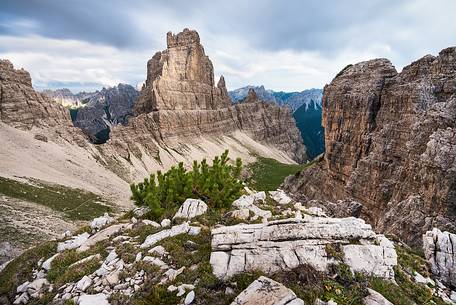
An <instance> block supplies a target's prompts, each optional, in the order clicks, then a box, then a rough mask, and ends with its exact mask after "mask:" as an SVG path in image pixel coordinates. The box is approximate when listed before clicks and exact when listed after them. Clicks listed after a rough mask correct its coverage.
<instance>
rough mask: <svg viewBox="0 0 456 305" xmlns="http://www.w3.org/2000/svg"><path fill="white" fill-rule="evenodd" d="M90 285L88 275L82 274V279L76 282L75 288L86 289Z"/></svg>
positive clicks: (90, 280)
mask: <svg viewBox="0 0 456 305" xmlns="http://www.w3.org/2000/svg"><path fill="white" fill-rule="evenodd" d="M90 285H92V279H91V278H90V277H88V276H87V275H84V276H83V277H82V279H80V280H79V281H78V282H77V283H76V289H78V290H80V291H86V290H87V288H89V287H90Z"/></svg>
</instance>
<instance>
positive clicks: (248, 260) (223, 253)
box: [210, 215, 397, 279]
mask: <svg viewBox="0 0 456 305" xmlns="http://www.w3.org/2000/svg"><path fill="white" fill-rule="evenodd" d="M211 234H212V242H211V246H212V253H211V258H210V262H211V265H212V269H213V273H214V275H215V276H217V277H218V278H221V279H228V278H230V277H232V276H233V275H236V274H238V273H242V272H249V271H254V270H261V271H263V272H265V273H269V274H271V273H274V272H276V271H280V270H291V269H293V268H296V267H298V266H300V265H303V264H308V265H310V266H312V267H313V268H315V269H316V270H318V271H322V272H325V271H328V267H329V265H330V264H338V261H337V259H335V258H334V257H333V256H334V253H331V251H328V247H332V245H334V244H337V245H339V246H340V249H341V250H340V251H341V253H340V256H341V257H343V262H344V263H346V264H347V265H348V266H350V268H351V269H352V270H353V271H358V272H362V273H365V274H369V275H375V276H379V277H383V278H387V279H392V278H394V271H393V267H394V266H395V265H396V264H397V256H396V251H395V250H394V245H393V243H392V242H390V241H389V240H388V239H386V238H385V237H384V236H383V235H376V234H375V233H374V232H373V231H372V229H371V226H370V225H367V224H365V223H364V221H363V220H361V219H357V218H322V217H311V216H307V215H306V216H305V218H304V219H303V220H297V219H286V220H277V221H271V222H269V223H262V224H251V225H244V224H240V225H235V226H228V227H221V228H217V229H213V230H212V232H211ZM354 240H357V241H359V243H358V244H355V243H353V241H354Z"/></svg>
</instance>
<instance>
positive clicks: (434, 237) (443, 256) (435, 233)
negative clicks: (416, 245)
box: [423, 228, 456, 287]
mask: <svg viewBox="0 0 456 305" xmlns="http://www.w3.org/2000/svg"><path fill="white" fill-rule="evenodd" d="M423 250H424V255H425V256H426V259H427V260H428V261H429V263H430V264H431V271H432V273H433V274H434V275H435V276H436V277H437V278H438V279H440V280H441V281H442V282H443V283H445V284H447V285H451V286H453V287H455V286H456V272H455V270H456V234H451V233H449V232H442V231H440V230H439V229H437V228H434V229H433V230H432V231H428V232H426V233H425V234H424V235H423Z"/></svg>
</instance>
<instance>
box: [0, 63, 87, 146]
mask: <svg viewBox="0 0 456 305" xmlns="http://www.w3.org/2000/svg"><path fill="white" fill-rule="evenodd" d="M0 122H3V123H5V124H8V125H10V126H12V127H15V128H18V129H21V130H32V129H37V131H36V132H38V133H37V134H36V135H35V138H36V139H39V140H41V141H44V142H47V140H48V137H50V138H51V139H55V140H64V141H69V142H71V143H77V144H78V145H79V146H86V140H85V137H84V135H83V134H82V132H80V131H79V130H78V129H77V128H75V127H74V126H73V124H72V122H71V118H70V113H69V111H68V110H67V109H66V108H65V107H63V106H62V105H60V104H57V103H54V102H53V101H52V100H51V99H49V98H48V97H47V96H46V95H44V94H41V93H39V92H36V91H35V90H34V89H33V87H32V79H31V77H30V74H29V73H28V72H27V71H25V70H24V69H20V70H17V69H14V66H13V64H12V63H11V62H10V61H9V60H0ZM38 130H39V131H38ZM43 133H44V134H43ZM62 135H63V137H62Z"/></svg>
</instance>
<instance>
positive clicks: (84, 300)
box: [78, 293, 109, 305]
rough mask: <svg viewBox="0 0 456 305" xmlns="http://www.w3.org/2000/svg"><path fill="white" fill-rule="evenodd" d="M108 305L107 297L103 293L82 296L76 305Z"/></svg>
mask: <svg viewBox="0 0 456 305" xmlns="http://www.w3.org/2000/svg"><path fill="white" fill-rule="evenodd" d="M95 304H96V305H109V302H108V296H107V295H105V294H103V293H98V294H83V295H81V296H80V297H79V298H78V305H95Z"/></svg>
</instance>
